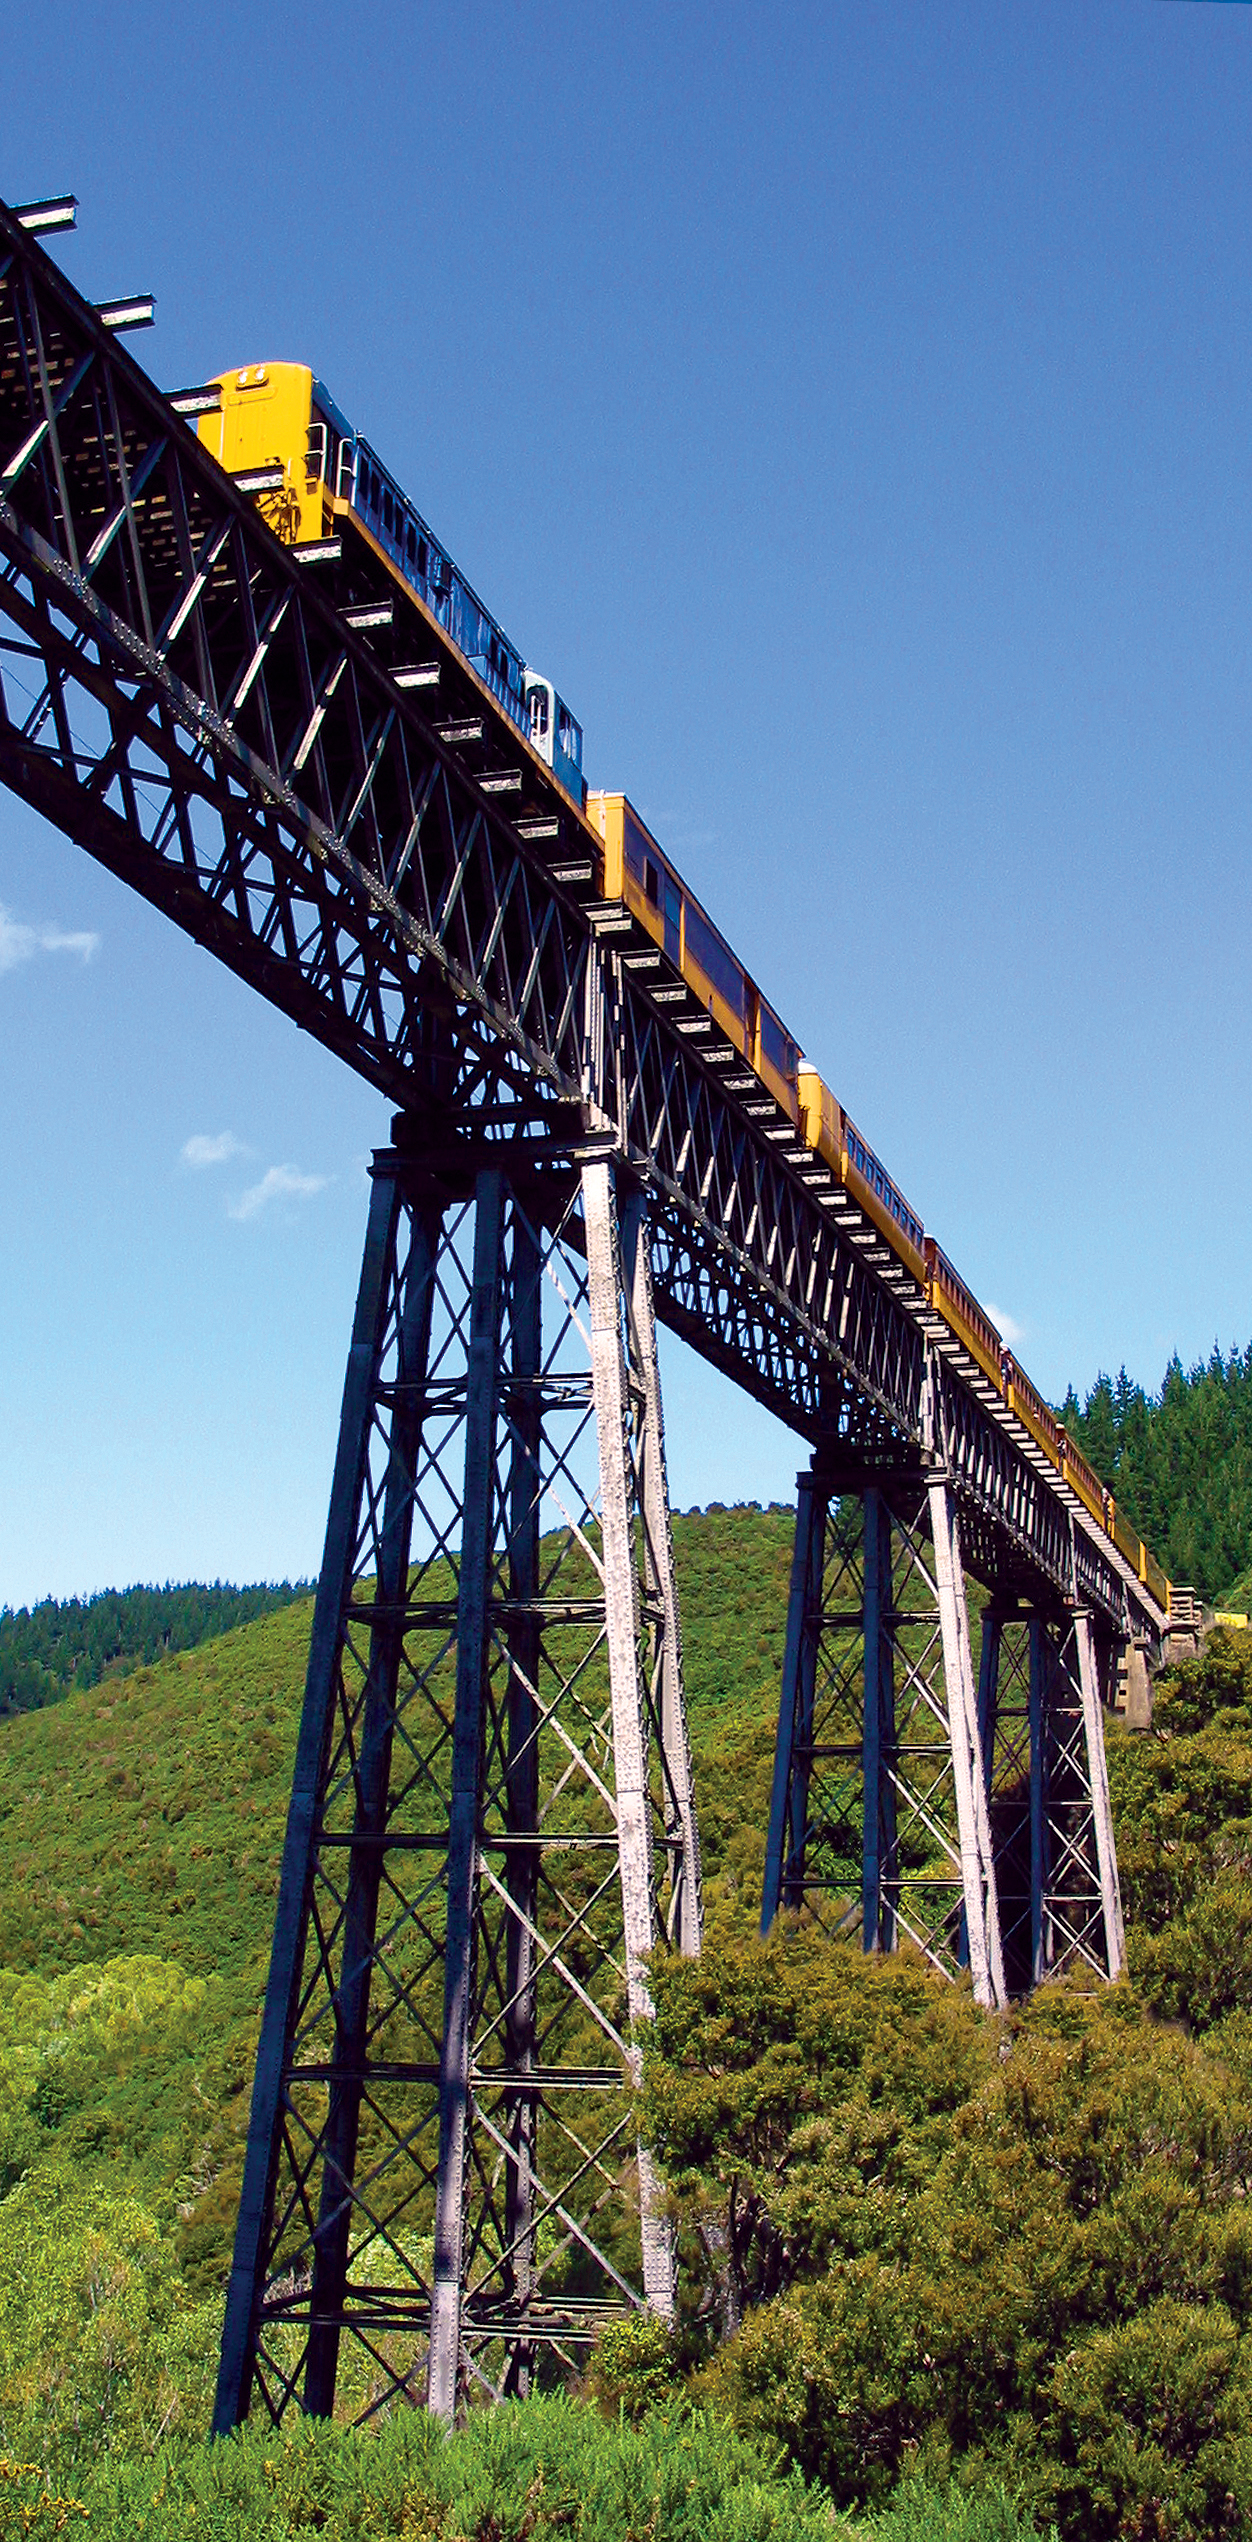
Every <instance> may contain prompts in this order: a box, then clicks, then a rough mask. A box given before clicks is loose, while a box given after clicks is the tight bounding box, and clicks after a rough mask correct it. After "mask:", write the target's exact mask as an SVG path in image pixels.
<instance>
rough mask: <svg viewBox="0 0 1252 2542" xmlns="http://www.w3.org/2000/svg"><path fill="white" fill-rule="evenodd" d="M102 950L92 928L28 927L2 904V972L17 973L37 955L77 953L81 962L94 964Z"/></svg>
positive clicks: (0, 935)
mask: <svg viewBox="0 0 1252 2542" xmlns="http://www.w3.org/2000/svg"><path fill="white" fill-rule="evenodd" d="M99 950H100V938H99V936H97V935H93V934H92V932H91V930H90V928H87V927H80V928H77V929H72V928H68V927H55V926H51V925H48V924H45V925H43V926H41V927H28V926H25V925H23V923H22V921H21V919H20V918H15V917H14V915H13V912H12V910H11V909H6V908H5V906H4V903H3V901H0V971H16V970H17V968H18V966H19V964H21V963H23V962H33V961H34V958H35V955H36V954H37V953H76V954H78V956H79V958H80V960H81V961H83V962H90V960H91V957H92V955H93V953H98V952H99Z"/></svg>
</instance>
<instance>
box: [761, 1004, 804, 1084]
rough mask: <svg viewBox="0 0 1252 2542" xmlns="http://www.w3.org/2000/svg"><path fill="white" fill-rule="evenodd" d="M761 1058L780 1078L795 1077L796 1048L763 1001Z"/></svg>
mask: <svg viewBox="0 0 1252 2542" xmlns="http://www.w3.org/2000/svg"><path fill="white" fill-rule="evenodd" d="M761 1057H762V1059H763V1060H765V1061H766V1062H767V1063H768V1065H769V1066H770V1067H771V1068H775V1069H777V1071H778V1074H779V1076H780V1077H788V1078H790V1077H793V1076H794V1075H795V1070H796V1057H797V1053H796V1046H795V1043H794V1042H793V1041H792V1039H791V1036H790V1034H789V1033H786V1032H784V1030H783V1028H782V1025H781V1024H780V1023H779V1021H778V1017H777V1016H776V1015H775V1014H773V1013H772V1012H771V1010H770V1008H769V1007H768V1006H767V1005H766V1003H765V1000H764V998H762V1000H761Z"/></svg>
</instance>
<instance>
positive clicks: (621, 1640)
mask: <svg viewBox="0 0 1252 2542" xmlns="http://www.w3.org/2000/svg"><path fill="white" fill-rule="evenodd" d="M582 1194H583V1221H584V1225H585V1228H586V1234H587V1274H588V1296H589V1304H590V1314H591V1371H592V1384H593V1388H594V1393H595V1413H596V1436H597V1441H598V1444H599V1453H600V1528H601V1558H602V1561H603V1564H604V1597H605V1629H606V1636H607V1640H608V1657H609V1696H610V1703H611V1709H612V1720H613V1761H614V1776H615V1785H616V1815H617V1844H618V1871H619V1876H620V1880H621V1892H622V1924H623V1941H624V1949H625V1960H626V2002H627V2010H628V2013H629V2017H630V2022H631V2026H632V2029H633V2028H634V2027H635V2026H636V2025H637V2024H640V2023H642V2022H646V2021H650V2020H651V2018H652V2009H653V2007H652V1997H651V1995H650V1993H649V1990H648V1980H647V1968H646V1962H647V1958H648V1954H649V1952H650V1951H651V1948H652V1944H653V1940H654V1938H655V1934H654V1918H653V1904H652V1901H653V1867H652V1827H651V1807H650V1802H649V1795H648V1772H647V1745H646V1714H645V1708H644V1703H643V1690H642V1687H641V1683H640V1666H639V1575H638V1571H637V1569H636V1565H635V1549H634V1542H633V1533H634V1516H635V1512H634V1509H633V1507H632V1502H633V1497H634V1496H633V1491H632V1476H631V1456H630V1442H629V1431H628V1415H627V1399H626V1360H625V1351H624V1347H623V1333H622V1308H623V1302H624V1299H623V1280H622V1261H621V1252H620V1248H619V1244H618V1233H617V1214H616V1210H615V1208H614V1198H613V1184H612V1178H611V1175H610V1169H609V1167H608V1165H607V1163H603V1162H600V1161H597V1162H596V1163H594V1164H590V1165H585V1166H584V1167H583V1173H582ZM631 2061H632V2065H633V2067H634V2070H635V2072H636V2074H637V2073H638V2070H639V2065H640V2058H639V2052H638V2049H637V2048H635V2049H634V2050H633V2051H632V2059H631ZM639 2205H640V2235H641V2241H642V2247H643V2284H644V2293H645V2296H646V2298H647V2301H648V2305H649V2307H650V2309H651V2310H652V2311H653V2312H655V2313H658V2314H660V2315H661V2316H662V2318H663V2319H666V2320H668V2319H669V2318H670V2317H671V2315H672V2313H673V2309H674V2260H673V2251H672V2247H671V2243H670V2236H669V2233H668V2230H667V2228H666V2224H665V2220H664V2217H663V2215H662V2214H661V2211H660V2199H659V2196H658V2192H657V2185H656V2180H655V2176H654V2174H653V2170H652V2166H651V2163H650V2162H649V2160H648V2158H647V2156H646V2154H645V2152H644V2150H643V2148H642V2147H641V2148H640V2153H639Z"/></svg>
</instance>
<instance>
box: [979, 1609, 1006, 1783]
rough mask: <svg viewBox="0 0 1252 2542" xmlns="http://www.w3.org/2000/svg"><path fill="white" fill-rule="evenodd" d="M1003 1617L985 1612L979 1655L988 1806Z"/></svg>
mask: <svg viewBox="0 0 1252 2542" xmlns="http://www.w3.org/2000/svg"><path fill="white" fill-rule="evenodd" d="M1000 1634H1001V1622H1000V1617H999V1615H998V1614H997V1612H996V1609H995V1607H994V1606H990V1605H988V1606H986V1607H985V1608H984V1609H983V1619H982V1645H981V1648H980V1650H979V1653H978V1742H979V1746H980V1747H981V1749H982V1772H983V1788H984V1790H985V1792H986V1795H987V1807H988V1810H990V1807H991V1791H992V1784H993V1781H994V1771H995V1744H996V1694H997V1690H998V1687H999V1682H1000Z"/></svg>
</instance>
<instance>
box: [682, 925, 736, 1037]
mask: <svg viewBox="0 0 1252 2542" xmlns="http://www.w3.org/2000/svg"><path fill="white" fill-rule="evenodd" d="M685 946H686V951H687V953H688V954H689V956H690V958H691V960H692V961H693V962H696V963H698V964H699V967H700V969H701V970H702V971H703V973H704V976H705V979H706V980H707V981H708V983H709V986H710V987H711V988H714V989H716V991H717V994H718V996H719V997H720V998H721V1000H722V1002H723V1004H724V1005H726V1006H728V1007H729V1008H730V1011H731V1013H732V1015H737V1016H738V1017H739V1020H740V1022H741V1023H742V1021H743V1016H744V1011H745V1005H746V998H745V983H744V975H743V972H742V971H741V969H740V967H739V964H738V963H737V962H736V960H735V957H734V955H733V953H732V952H731V950H730V947H729V945H728V944H724V943H723V942H722V939H721V937H720V936H719V934H718V932H717V929H716V927H711V926H710V925H709V922H708V919H707V918H706V917H705V915H704V912H703V910H701V909H697V907H696V905H695V902H694V901H693V900H689V901H688V903H687V931H686V937H685Z"/></svg>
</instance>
